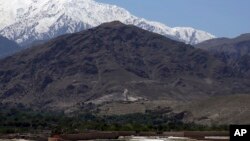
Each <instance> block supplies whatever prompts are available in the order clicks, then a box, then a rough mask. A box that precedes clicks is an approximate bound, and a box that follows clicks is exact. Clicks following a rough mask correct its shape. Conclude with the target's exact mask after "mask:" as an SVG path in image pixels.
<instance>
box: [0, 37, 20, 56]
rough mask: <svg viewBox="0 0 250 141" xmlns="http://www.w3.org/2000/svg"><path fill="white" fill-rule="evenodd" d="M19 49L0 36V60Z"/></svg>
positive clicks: (16, 45) (12, 42)
mask: <svg viewBox="0 0 250 141" xmlns="http://www.w3.org/2000/svg"><path fill="white" fill-rule="evenodd" d="M20 49H21V48H20V47H19V45H18V44H17V43H15V42H14V41H10V40H9V39H7V38H5V37H2V36H0V59H1V58H3V57H6V56H8V55H11V54H13V53H15V52H17V51H18V50H20Z"/></svg>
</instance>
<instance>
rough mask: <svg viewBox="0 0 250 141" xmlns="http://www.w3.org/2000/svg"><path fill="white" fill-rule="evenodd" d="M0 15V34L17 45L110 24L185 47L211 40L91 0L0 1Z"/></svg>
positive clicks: (201, 34) (202, 33)
mask: <svg viewBox="0 0 250 141" xmlns="http://www.w3.org/2000/svg"><path fill="white" fill-rule="evenodd" d="M0 15H5V16H3V17H1V19H0V34H1V35H3V36H5V37H7V38H9V39H12V40H15V41H16V42H18V43H19V44H21V45H26V44H30V43H32V42H33V41H35V40H47V39H50V38H53V37H55V36H58V35H61V34H65V33H73V32H77V31H80V30H84V29H88V28H91V27H95V26H98V25H100V24H102V23H105V22H111V21H121V22H123V23H125V24H133V25H135V26H138V27H140V28H143V29H145V30H149V31H152V32H155V33H159V34H162V35H164V36H166V37H169V38H172V39H175V40H178V41H183V42H185V43H188V44H196V43H199V42H202V41H204V40H208V39H212V38H214V37H215V36H213V35H211V34H209V33H207V32H204V31H200V30H196V29H193V28H184V27H176V28H170V27H168V26H166V25H164V24H161V23H158V22H152V21H147V20H145V19H143V18H138V17H136V16H134V15H132V14H130V13H129V12H128V11H127V10H125V9H123V8H120V7H118V6H115V5H109V4H103V3H98V2H96V1H94V0H11V1H6V0H0Z"/></svg>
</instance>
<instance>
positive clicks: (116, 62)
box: [0, 22, 250, 110]
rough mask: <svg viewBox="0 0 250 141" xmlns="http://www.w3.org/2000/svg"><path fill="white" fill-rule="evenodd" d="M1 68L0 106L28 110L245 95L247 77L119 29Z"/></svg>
mask: <svg viewBox="0 0 250 141" xmlns="http://www.w3.org/2000/svg"><path fill="white" fill-rule="evenodd" d="M0 66H1V68H0V100H1V103H9V104H17V103H21V104H24V105H25V106H27V107H32V108H43V109H52V110H53V109H54V110H60V109H62V110H67V109H69V108H72V107H75V106H76V105H79V104H82V103H89V102H92V103H95V104H100V103H103V102H107V101H109V102H110V101H138V100H169V101H171V100H172V101H192V100H199V99H204V98H208V97H211V96H215V95H230V94H235V93H243V92H244V93H249V91H250V87H249V85H250V81H249V76H250V75H249V74H247V73H248V71H245V72H242V74H241V75H239V72H237V73H235V72H234V71H232V70H233V68H231V67H230V66H228V65H227V64H226V63H224V62H223V61H221V60H220V59H217V58H216V57H214V56H213V55H210V54H209V53H208V52H206V51H202V50H200V49H196V48H193V47H192V46H189V45H186V44H184V43H180V42H176V41H173V40H170V39H167V38H165V37H163V36H161V35H158V34H154V33H151V32H148V31H145V30H142V29H140V28H137V27H135V26H132V25H124V24H122V23H120V22H111V23H106V24H102V25H101V26H99V27H96V28H93V29H90V30H87V31H83V32H79V33H74V34H68V35H63V36H60V37H58V38H55V39H53V40H51V41H49V42H47V43H45V44H43V45H40V46H37V47H33V48H30V49H26V50H24V51H22V52H21V53H18V54H16V55H14V56H11V57H8V58H6V59H4V60H1V61H0ZM243 74H244V75H245V74H247V75H246V76H247V77H242V76H243Z"/></svg>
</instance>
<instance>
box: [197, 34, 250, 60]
mask: <svg viewBox="0 0 250 141" xmlns="http://www.w3.org/2000/svg"><path fill="white" fill-rule="evenodd" d="M195 47H197V48H201V49H204V50H208V51H210V52H213V53H224V54H227V55H229V56H231V57H233V58H239V57H242V56H245V55H250V33H247V34H242V35H240V36H238V37H236V38H232V39H230V38H216V39H212V40H208V41H204V42H202V43H200V44H197V45H195Z"/></svg>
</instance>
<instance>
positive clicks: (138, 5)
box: [96, 0, 250, 37]
mask: <svg viewBox="0 0 250 141" xmlns="http://www.w3.org/2000/svg"><path fill="white" fill-rule="evenodd" d="M96 1H99V2H103V3H109V4H115V5H118V6H120V7H123V8H125V9H127V10H128V11H130V12H131V13H132V14H133V15H136V16H138V17H143V18H146V19H148V20H154V21H159V22H162V23H164V24H166V25H167V26H171V27H174V26H190V27H194V28H197V29H201V30H205V31H208V32H210V33H212V34H214V35H216V36H217V37H235V36H238V35H240V34H242V33H247V32H248V33H249V32H250V0H96Z"/></svg>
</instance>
